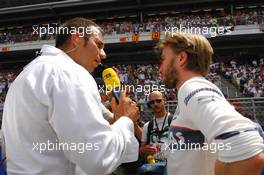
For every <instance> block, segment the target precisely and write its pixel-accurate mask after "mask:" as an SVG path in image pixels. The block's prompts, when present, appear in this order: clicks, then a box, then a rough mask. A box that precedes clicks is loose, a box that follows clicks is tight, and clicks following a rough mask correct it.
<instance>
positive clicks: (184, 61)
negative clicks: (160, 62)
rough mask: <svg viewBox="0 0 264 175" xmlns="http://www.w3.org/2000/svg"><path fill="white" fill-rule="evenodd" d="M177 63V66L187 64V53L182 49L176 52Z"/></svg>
mask: <svg viewBox="0 0 264 175" xmlns="http://www.w3.org/2000/svg"><path fill="white" fill-rule="evenodd" d="M178 57H179V58H178V63H179V66H181V67H182V66H184V65H185V64H187V61H188V54H187V53H186V52H184V51H182V52H180V53H179V54H178Z"/></svg>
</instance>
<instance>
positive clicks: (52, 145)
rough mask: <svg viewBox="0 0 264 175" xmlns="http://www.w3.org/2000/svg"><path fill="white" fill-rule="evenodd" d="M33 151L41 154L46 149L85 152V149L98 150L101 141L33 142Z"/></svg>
mask: <svg viewBox="0 0 264 175" xmlns="http://www.w3.org/2000/svg"><path fill="white" fill-rule="evenodd" d="M32 146H33V151H37V152H39V153H40V154H41V153H42V152H46V151H77V152H78V153H80V154H81V153H84V152H85V151H98V150H99V149H100V144H99V143H74V142H71V143H62V142H58V141H56V142H51V141H50V140H48V141H47V142H33V143H32Z"/></svg>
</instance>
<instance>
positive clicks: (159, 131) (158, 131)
mask: <svg viewBox="0 0 264 175" xmlns="http://www.w3.org/2000/svg"><path fill="white" fill-rule="evenodd" d="M167 116H168V113H166V116H165V118H164V119H163V124H162V127H161V130H160V129H159V125H158V122H157V119H156V117H155V119H154V120H155V125H156V127H157V136H158V141H160V135H161V133H162V132H163V130H164V126H165V122H166V119H167Z"/></svg>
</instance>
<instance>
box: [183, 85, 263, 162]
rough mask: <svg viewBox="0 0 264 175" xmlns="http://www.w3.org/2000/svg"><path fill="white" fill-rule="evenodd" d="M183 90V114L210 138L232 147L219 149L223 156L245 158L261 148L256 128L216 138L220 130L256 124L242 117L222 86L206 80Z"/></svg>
mask: <svg viewBox="0 0 264 175" xmlns="http://www.w3.org/2000/svg"><path fill="white" fill-rule="evenodd" d="M181 92H182V93H181V94H179V98H180V99H181V101H180V102H179V105H180V109H181V110H183V115H184V117H186V118H187V119H188V120H189V121H191V122H192V123H193V124H194V125H195V126H196V127H197V129H198V130H200V131H201V132H202V133H203V134H204V135H205V137H206V138H207V140H208V141H209V142H212V141H217V143H220V142H221V143H223V144H224V145H226V144H229V146H230V147H231V150H229V149H228V150H226V149H223V150H218V151H219V152H218V158H219V159H220V160H222V161H224V162H233V161H238V160H244V159H246V158H249V157H252V156H254V155H256V154H257V153H259V152H261V151H262V149H263V144H262V143H261V142H263V141H262V139H261V138H260V136H259V135H258V133H257V132H244V133H243V134H238V135H236V136H233V137H230V138H228V139H223V140H215V139H216V137H217V136H219V135H221V134H225V133H228V132H236V131H244V130H247V129H253V128H255V126H254V124H253V122H252V121H250V120H249V119H247V118H245V117H243V116H242V115H241V114H240V113H238V112H237V111H236V110H235V108H234V107H233V106H232V105H230V104H229V103H228V102H227V101H226V99H225V98H224V97H223V95H222V93H221V92H220V90H219V89H217V88H214V87H210V86H207V85H206V84H195V83H191V84H188V85H186V86H185V87H184V89H183V91H181ZM249 135H250V138H252V139H250V140H247V141H248V142H247V141H245V139H248V138H249V137H248V136H249ZM252 144H253V145H252ZM247 148H248V149H247Z"/></svg>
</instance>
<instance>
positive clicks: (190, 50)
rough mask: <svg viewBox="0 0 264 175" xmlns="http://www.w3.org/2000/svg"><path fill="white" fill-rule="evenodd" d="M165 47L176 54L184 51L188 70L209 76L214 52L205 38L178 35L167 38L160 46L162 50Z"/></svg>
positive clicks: (192, 35) (187, 34) (194, 35)
mask: <svg viewBox="0 0 264 175" xmlns="http://www.w3.org/2000/svg"><path fill="white" fill-rule="evenodd" d="M165 46H169V47H171V49H172V50H173V51H174V53H175V54H179V53H180V52H182V51H184V52H186V53H187V55H188V61H187V65H186V68H187V69H189V70H193V71H196V72H199V73H201V74H202V75H203V76H206V75H207V74H208V71H209V66H210V64H211V62H212V55H213V53H214V51H213V48H212V46H211V44H210V43H209V41H208V40H207V39H206V38H205V37H204V36H202V35H196V34H189V33H176V34H174V35H173V36H172V37H167V38H165V40H163V41H161V42H160V43H159V45H158V47H159V48H161V49H163V48H164V47H165Z"/></svg>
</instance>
